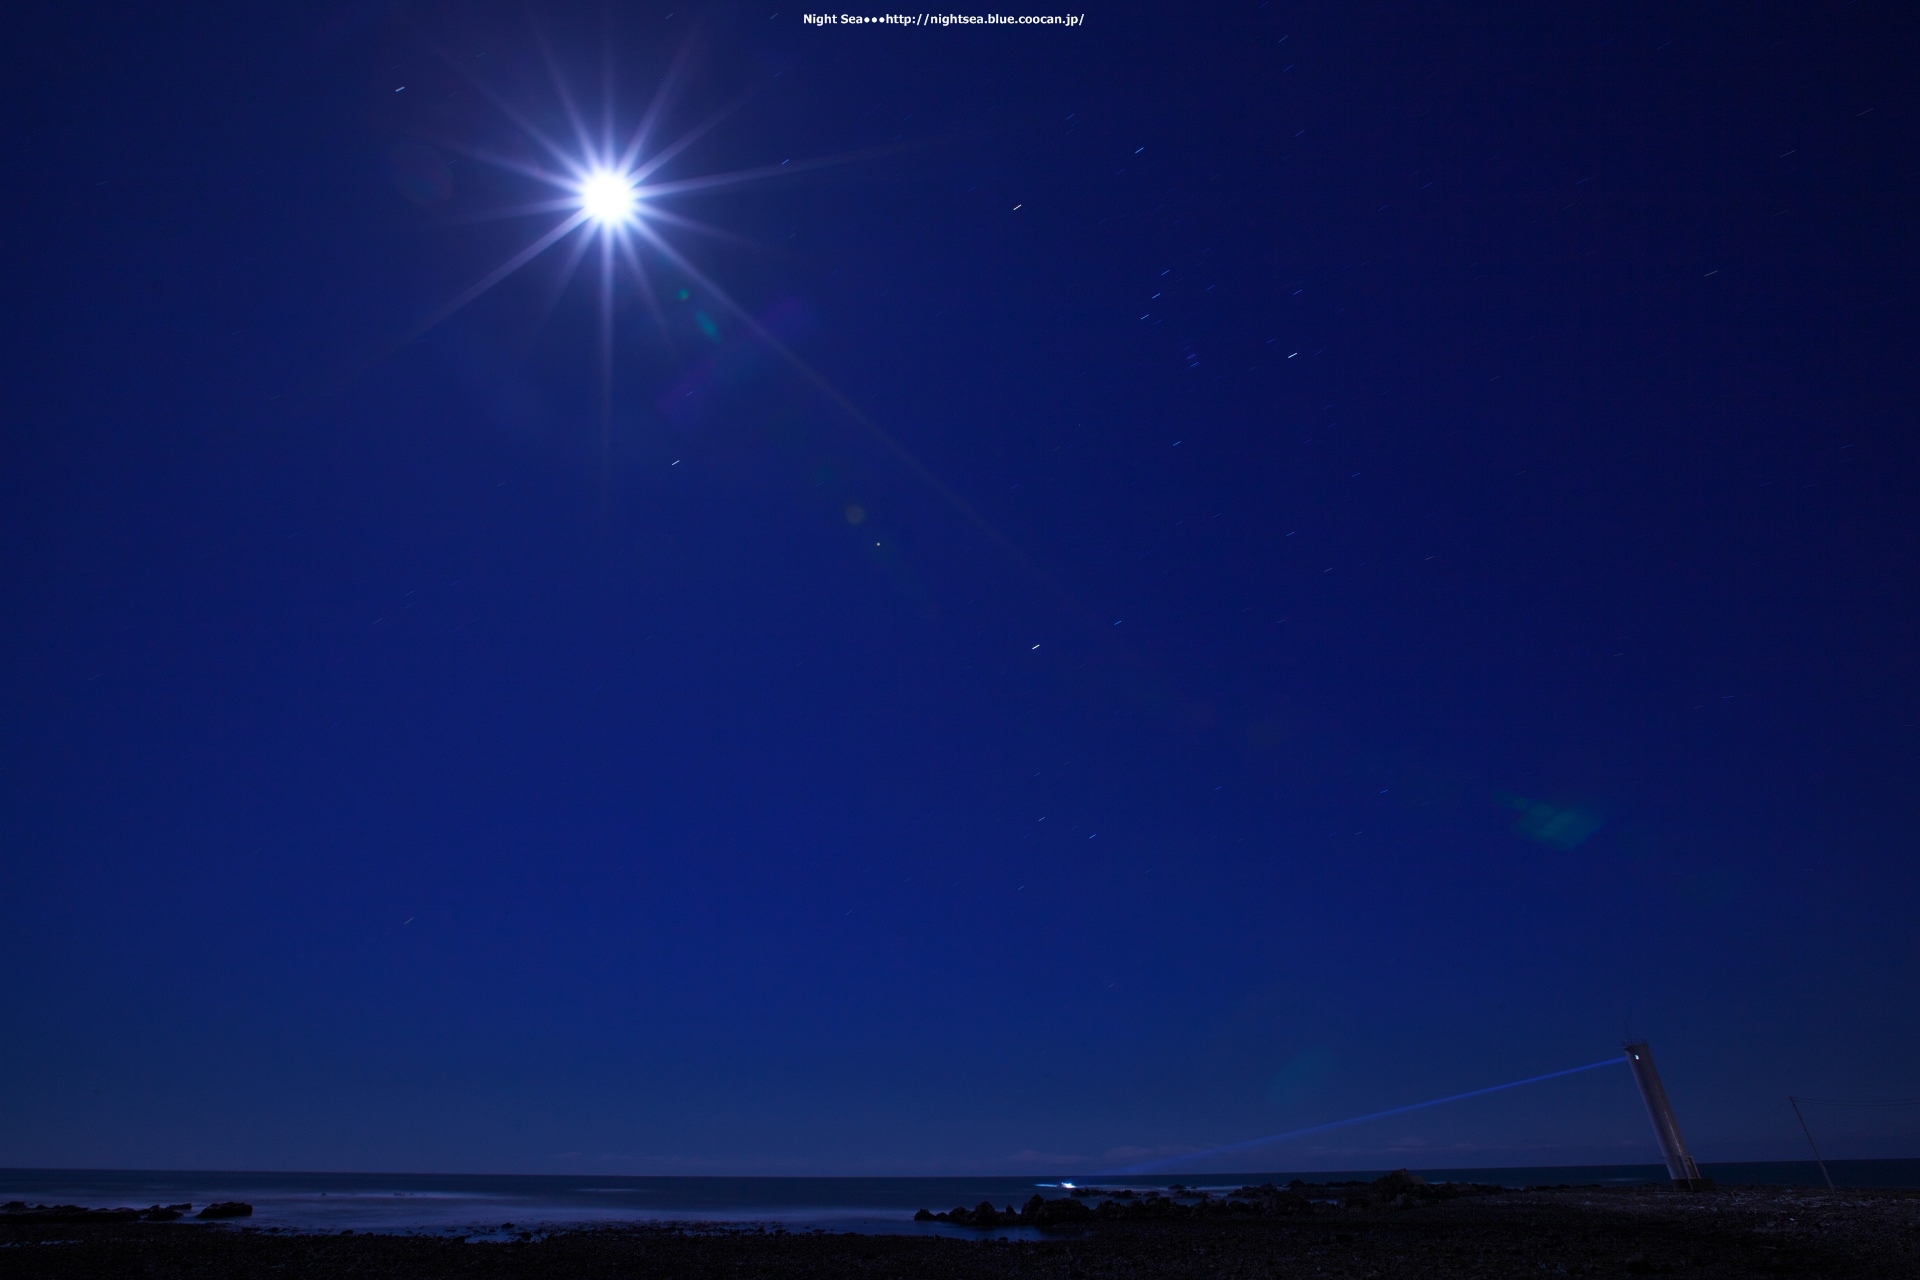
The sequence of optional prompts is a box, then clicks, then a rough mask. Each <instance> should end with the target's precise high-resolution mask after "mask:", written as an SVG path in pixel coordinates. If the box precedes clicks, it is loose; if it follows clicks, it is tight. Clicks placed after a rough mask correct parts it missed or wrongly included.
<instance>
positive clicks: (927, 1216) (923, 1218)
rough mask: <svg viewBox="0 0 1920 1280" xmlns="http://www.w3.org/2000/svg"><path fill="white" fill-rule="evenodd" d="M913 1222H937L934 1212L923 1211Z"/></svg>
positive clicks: (914, 1216)
mask: <svg viewBox="0 0 1920 1280" xmlns="http://www.w3.org/2000/svg"><path fill="white" fill-rule="evenodd" d="M913 1220H914V1221H915V1222H933V1221H935V1218H934V1215H933V1210H931V1209H922V1210H921V1211H920V1212H918V1213H916V1214H914V1215H913Z"/></svg>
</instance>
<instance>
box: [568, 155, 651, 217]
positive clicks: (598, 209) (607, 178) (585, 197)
mask: <svg viewBox="0 0 1920 1280" xmlns="http://www.w3.org/2000/svg"><path fill="white" fill-rule="evenodd" d="M580 211H581V212H582V213H584V214H586V215H587V217H589V218H591V219H593V220H594V221H595V222H597V223H599V224H600V225H601V226H604V227H617V226H623V225H625V224H626V223H629V222H631V221H633V219H634V218H635V217H636V216H637V215H638V213H639V211H640V197H639V195H638V194H637V193H636V192H635V191H634V189H633V179H632V178H631V177H629V176H628V175H626V174H624V173H617V172H615V171H614V170H612V169H596V170H594V171H593V172H592V173H589V174H588V175H587V176H586V177H585V178H583V179H581V181H580Z"/></svg>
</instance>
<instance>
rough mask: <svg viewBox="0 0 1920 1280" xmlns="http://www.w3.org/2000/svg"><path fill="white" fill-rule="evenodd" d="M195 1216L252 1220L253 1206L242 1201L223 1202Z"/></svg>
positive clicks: (210, 1206)
mask: <svg viewBox="0 0 1920 1280" xmlns="http://www.w3.org/2000/svg"><path fill="white" fill-rule="evenodd" d="M193 1216H194V1217H196V1218H251V1217H252V1216H253V1206H252V1205H250V1204H247V1203H245V1202H244V1201H240V1200H222V1201H221V1202H220V1203H218V1204H210V1205H208V1206H207V1207H206V1208H204V1209H202V1210H201V1211H200V1212H199V1213H196V1214H194V1215H193Z"/></svg>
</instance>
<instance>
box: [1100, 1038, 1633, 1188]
mask: <svg viewBox="0 0 1920 1280" xmlns="http://www.w3.org/2000/svg"><path fill="white" fill-rule="evenodd" d="M1626 1060H1627V1055H1625V1054H1624V1053H1623V1054H1621V1055H1619V1056H1618V1057H1614V1058H1606V1059H1603V1060H1601V1061H1599V1062H1589V1063H1588V1064H1587V1065H1586V1066H1584V1067H1568V1068H1567V1069H1566V1070H1565V1071H1549V1072H1547V1074H1545V1075H1543V1076H1528V1077H1527V1078H1526V1079H1525V1080H1511V1081H1508V1082H1507V1083H1506V1084H1494V1085H1488V1086H1487V1087H1486V1088H1484V1089H1469V1090H1468V1091H1467V1092H1465V1093H1455V1094H1449V1095H1448V1096H1447V1097H1444V1098H1432V1099H1429V1100H1428V1101H1426V1102H1413V1103H1409V1104H1408V1105H1406V1106H1404V1107H1390V1108H1388V1109H1387V1110H1385V1111H1374V1112H1371V1113H1369V1114H1367V1115H1364V1116H1352V1117H1350V1118H1348V1119H1346V1120H1332V1121H1329V1122H1327V1123H1326V1124H1315V1125H1309V1126H1307V1127H1306V1128H1304V1129H1291V1130H1288V1131H1287V1132H1286V1133H1274V1134H1268V1135H1267V1136H1266V1137H1264V1138H1251V1139H1249V1140H1247V1141H1246V1142H1230V1143H1228V1144H1227V1145H1226V1146H1224V1147H1209V1148H1208V1149H1207V1150H1205V1151H1192V1152H1189V1153H1187V1154H1186V1155H1184V1156H1168V1157H1167V1158H1166V1159H1164V1160H1149V1161H1147V1162H1146V1163H1144V1164H1134V1165H1128V1166H1127V1167H1126V1168H1124V1169H1110V1170H1108V1173H1109V1174H1122V1173H1156V1172H1158V1171H1159V1170H1161V1169H1165V1168H1167V1167H1169V1166H1171V1165H1176V1164H1186V1163H1188V1162H1189V1161H1193V1160H1205V1159H1208V1158H1209V1157H1212V1156H1220V1155H1227V1154H1230V1153H1232V1152H1235V1151H1251V1150H1252V1149H1253V1148H1255V1147H1264V1146H1267V1145H1268V1144H1269V1143H1274V1142H1285V1141H1287V1140H1288V1139H1290V1138H1304V1137H1307V1136H1308V1135H1309V1134H1315V1133H1325V1132H1327V1131H1328V1130H1329V1129H1344V1128H1346V1127H1347V1126H1348V1125H1353V1124H1365V1123H1366V1122H1367V1121H1369V1120H1384V1119H1386V1118H1387V1117H1388V1116H1401V1115H1405V1114H1406V1113H1407V1112H1409V1111H1423V1110H1425V1109H1426V1108H1428V1107H1438V1106H1444V1105H1445V1104H1446V1103H1449V1102H1460V1101H1462V1100H1463V1099H1466V1098H1479V1097H1484V1096H1485V1095H1487V1094H1489V1093H1499V1092H1501V1091H1502V1090H1505V1089H1518V1088H1519V1087H1520V1086H1522V1085H1528V1084H1539V1083H1540V1082H1541V1081H1542V1080H1558V1079H1559V1078H1560V1077H1561V1076H1572V1075H1578V1074H1580V1073H1581V1072H1582V1071H1598V1070H1599V1069H1600V1068H1601V1067H1611V1066H1617V1065H1618V1064H1620V1063H1622V1062H1625V1061H1626Z"/></svg>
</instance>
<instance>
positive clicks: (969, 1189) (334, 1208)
mask: <svg viewBox="0 0 1920 1280" xmlns="http://www.w3.org/2000/svg"><path fill="white" fill-rule="evenodd" d="M1701 1167H1702V1171H1703V1172H1704V1173H1706V1174H1707V1175H1708V1176H1709V1177H1712V1178H1714V1179H1715V1180H1716V1181H1718V1182H1720V1183H1721V1184H1723V1185H1727V1184H1760V1185H1768V1186H1803V1187H1820V1186H1824V1184H1823V1183H1822V1182H1821V1179H1820V1173H1819V1170H1818V1169H1817V1168H1816V1167H1815V1166H1814V1165H1813V1164H1812V1162H1810V1161H1796V1162H1784V1163H1778V1164H1705V1165H1702V1166H1701ZM1827 1167H1828V1169H1829V1170H1830V1171H1831V1173H1832V1174H1833V1178H1834V1181H1835V1182H1836V1183H1837V1184H1838V1185H1840V1186H1842V1187H1915V1186H1920V1160H1836V1161H1829V1162H1828V1165H1827ZM1381 1172H1383V1170H1378V1169H1374V1170H1355V1171H1353V1172H1350V1173H1309V1174H1293V1173H1286V1172H1263V1173H1243V1174H1194V1175H1188V1176H1187V1177H1186V1179H1185V1180H1184V1181H1185V1185H1186V1186H1189V1187H1199V1188H1204V1189H1207V1190H1231V1189H1232V1188H1234V1187H1238V1186H1242V1185H1244V1184H1247V1183H1261V1182H1279V1183H1284V1182H1286V1181H1288V1180H1289V1179H1291V1178H1294V1177H1301V1178H1304V1179H1306V1180H1308V1181H1311V1182H1328V1181H1340V1180H1345V1179H1350V1178H1373V1177H1377V1176H1378V1175H1379V1174H1380V1173H1381ZM1417 1172H1419V1173H1422V1174H1423V1175H1425V1177H1426V1178H1427V1179H1428V1180H1429V1181H1456V1182H1494V1183H1500V1184H1503V1185H1507V1186H1514V1187H1523V1186H1538V1185H1553V1184H1560V1183H1571V1184H1595V1183H1598V1184H1601V1185H1613V1186H1628V1185H1634V1184H1647V1183H1664V1182H1665V1181H1666V1171H1665V1170H1664V1169H1663V1168H1661V1167H1660V1166H1659V1165H1651V1164H1647V1165H1637V1164H1636V1165H1584V1166H1568V1167H1557V1168H1556V1167H1537V1168H1516V1169H1422V1170H1417ZM1086 1181H1087V1182H1088V1185H1098V1186H1108V1187H1123V1186H1124V1187H1134V1188H1138V1189H1145V1188H1148V1187H1160V1188H1165V1187H1167V1186H1169V1185H1171V1184H1172V1182H1174V1181H1178V1179H1171V1178H1169V1177H1167V1176H1160V1177H1154V1178H1100V1179H1098V1180H1097V1182H1095V1181H1093V1180H1086ZM1059 1185H1060V1182H1059V1180H1057V1179H1055V1180H1049V1179H1036V1178H1030V1177H1028V1178H999V1177H979V1178H622V1177H595V1176H578V1177H573V1176H552V1175H540V1176H532V1175H526V1176H520V1175H511V1174H498V1175H494V1174H464V1175H463V1174H395V1173H217V1172H215V1173H208V1172H169V1171H159V1170H155V1171H137V1170H95V1169H0V1202H4V1201H16V1200H17V1201H25V1202H26V1203H28V1204H77V1205H84V1206H87V1207H90V1208H108V1207H117V1206H127V1207H133V1208H146V1207H147V1206H149V1205H155V1204H180V1203H183V1202H184V1203H191V1204H193V1205H195V1206H200V1205H205V1204H208V1203H211V1202H214V1201H220V1200H244V1201H246V1202H247V1203H249V1204H251V1205H253V1206H254V1213H253V1217H252V1218H251V1219H249V1220H247V1225H251V1226H257V1227H282V1228H293V1229H295V1230H300V1231H344V1230H349V1229H351V1230H354V1231H389V1232H407V1231H413V1232H433V1233H446V1234H450V1235H461V1236H467V1237H483V1238H484V1237H490V1236H503V1235H505V1234H506V1233H507V1231H508V1225H507V1224H512V1228H513V1229H516V1230H517V1229H526V1228H533V1229H539V1228H543V1227H560V1226H577V1225H587V1224H606V1223H618V1222H726V1223H741V1224H747V1223H758V1224H764V1225H766V1226H769V1227H780V1228H785V1229H787V1230H790V1231H807V1230H825V1231H858V1232H885V1233H909V1234H924V1235H963V1236H969V1237H971V1236H975V1235H977V1234H978V1233H976V1232H973V1231H970V1230H967V1229H966V1228H956V1227H949V1226H947V1225H946V1224H944V1223H916V1222H914V1221H913V1214H914V1211H915V1210H916V1209H923V1208H924V1209H933V1210H940V1209H951V1208H953V1207H955V1206H956V1205H968V1206H971V1205H977V1204H979V1203H980V1202H981V1201H982V1200H991V1201H993V1202H994V1203H995V1204H997V1205H1006V1204H1009V1203H1011V1204H1014V1205H1018V1204H1020V1203H1021V1202H1022V1201H1024V1200H1026V1199H1027V1197H1028V1196H1031V1195H1033V1194H1034V1192H1035V1191H1036V1190H1038V1191H1040V1192H1041V1193H1042V1194H1045V1195H1059V1194H1061V1192H1060V1191H1059V1190H1058V1189H1057V1188H1058V1187H1059ZM996 1234H1000V1235H1020V1234H1022V1231H1020V1230H1014V1231H1002V1232H998V1233H996Z"/></svg>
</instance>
